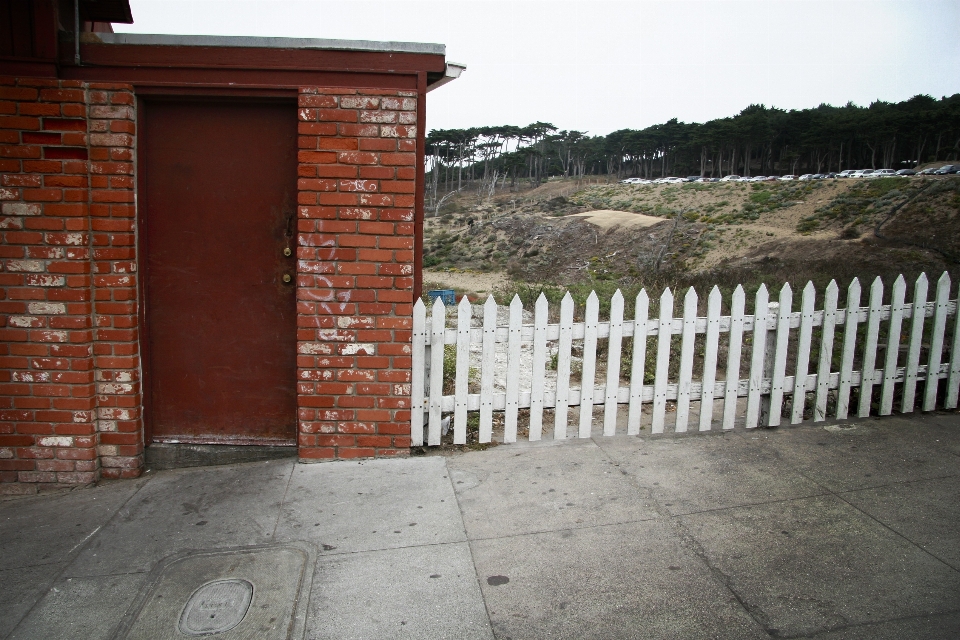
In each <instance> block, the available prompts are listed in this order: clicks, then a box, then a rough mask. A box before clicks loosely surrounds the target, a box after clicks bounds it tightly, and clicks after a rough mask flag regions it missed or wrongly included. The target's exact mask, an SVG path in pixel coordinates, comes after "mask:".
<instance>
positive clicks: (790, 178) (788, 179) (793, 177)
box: [780, 173, 797, 181]
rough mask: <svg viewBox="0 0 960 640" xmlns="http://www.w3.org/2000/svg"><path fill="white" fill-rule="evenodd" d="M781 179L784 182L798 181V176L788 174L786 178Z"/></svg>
mask: <svg viewBox="0 0 960 640" xmlns="http://www.w3.org/2000/svg"><path fill="white" fill-rule="evenodd" d="M780 179H781V180H783V181H790V180H796V179H797V176H795V175H793V174H792V173H788V174H787V175H785V176H780Z"/></svg>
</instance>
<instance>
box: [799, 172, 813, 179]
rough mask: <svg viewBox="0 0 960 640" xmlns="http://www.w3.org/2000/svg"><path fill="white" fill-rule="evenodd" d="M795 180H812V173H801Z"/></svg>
mask: <svg viewBox="0 0 960 640" xmlns="http://www.w3.org/2000/svg"><path fill="white" fill-rule="evenodd" d="M797 180H813V174H812V173H805V174H803V175H802V176H800V177H799V178H797Z"/></svg>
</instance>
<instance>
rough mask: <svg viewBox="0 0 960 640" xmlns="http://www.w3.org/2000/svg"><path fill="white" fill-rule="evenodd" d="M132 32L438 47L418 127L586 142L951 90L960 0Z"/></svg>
mask: <svg viewBox="0 0 960 640" xmlns="http://www.w3.org/2000/svg"><path fill="white" fill-rule="evenodd" d="M130 4H131V6H132V9H133V18H134V21H135V22H134V24H132V25H114V28H115V30H117V31H123V32H135V33H172V34H204V35H256V36H286V37H309V38H340V39H350V40H394V41H408V42H437V43H442V44H445V45H446V46H447V60H450V61H455V62H461V63H464V64H466V65H467V71H466V72H465V73H464V74H463V75H462V76H461V77H460V79H458V80H456V81H454V82H452V83H450V84H448V85H446V86H444V87H441V88H439V89H437V90H435V91H433V92H431V93H430V94H429V97H428V102H427V127H428V129H434V128H439V129H446V128H462V127H471V126H483V125H497V124H514V125H525V124H528V123H530V122H534V121H537V120H541V121H545V122H551V123H553V124H554V125H556V126H558V127H560V128H561V129H577V130H580V131H587V132H589V133H590V134H593V135H600V134H606V133H609V132H611V131H614V130H617V129H622V128H635V129H639V128H643V127H646V126H649V125H652V124H656V123H659V122H664V121H666V120H669V119H670V118H678V119H680V120H682V121H687V122H691V121H694V122H703V121H705V120H710V119H712V118H717V117H724V116H729V115H734V114H736V113H737V112H739V111H740V110H741V109H742V108H744V107H746V106H747V105H748V104H751V103H763V104H766V105H768V106H776V107H780V108H784V109H801V108H806V107H815V106H817V105H818V104H820V103H824V102H825V103H829V104H834V105H842V104H846V103H847V102H848V101H852V102H854V103H856V104H859V105H867V104H869V103H870V102H872V101H874V100H886V101H899V100H904V99H906V98H909V97H911V96H914V95H916V94H918V93H926V94H929V95H932V96H934V97H936V98H939V97H941V96H944V95H952V94H954V93H957V92H960V35H958V34H960V1H958V0H913V1H908V0H899V1H886V0H833V1H820V0H742V1H734V0H700V1H697V2H694V1H686V0H668V1H665V0H661V1H659V2H654V1H648V0H632V1H620V2H605V1H599V0H596V1H594V0H568V1H563V0H511V1H509V2H500V1H493V0H472V1H468V0H440V1H411V0H387V1H363V0H309V1H306V0H300V1H293V0H184V1H180V0H131V2H130Z"/></svg>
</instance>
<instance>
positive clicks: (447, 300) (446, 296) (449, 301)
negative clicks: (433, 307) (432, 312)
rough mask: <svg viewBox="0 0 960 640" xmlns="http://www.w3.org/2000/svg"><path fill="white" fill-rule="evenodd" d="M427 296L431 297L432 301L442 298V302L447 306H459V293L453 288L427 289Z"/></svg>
mask: <svg viewBox="0 0 960 640" xmlns="http://www.w3.org/2000/svg"><path fill="white" fill-rule="evenodd" d="M427 297H428V298H430V302H433V301H434V300H436V299H437V298H440V302H442V303H443V306H445V307H455V306H457V294H456V292H455V291H454V290H453V289H432V290H430V291H427Z"/></svg>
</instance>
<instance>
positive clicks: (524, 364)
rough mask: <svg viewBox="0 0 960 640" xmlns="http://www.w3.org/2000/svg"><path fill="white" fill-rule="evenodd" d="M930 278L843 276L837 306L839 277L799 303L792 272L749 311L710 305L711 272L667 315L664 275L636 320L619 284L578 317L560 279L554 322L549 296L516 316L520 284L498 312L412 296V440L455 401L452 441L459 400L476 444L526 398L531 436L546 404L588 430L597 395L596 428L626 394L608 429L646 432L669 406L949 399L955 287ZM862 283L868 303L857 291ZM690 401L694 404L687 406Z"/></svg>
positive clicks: (890, 405) (959, 350)
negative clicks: (866, 284)
mask: <svg viewBox="0 0 960 640" xmlns="http://www.w3.org/2000/svg"><path fill="white" fill-rule="evenodd" d="M929 288H930V287H929V284H928V281H927V278H926V275H921V276H920V278H919V279H918V280H917V281H916V283H915V285H914V287H913V291H912V295H913V300H912V302H908V301H907V300H906V294H907V286H906V282H905V281H904V279H903V277H902V276H901V277H899V278H897V280H896V282H895V283H894V284H893V287H892V289H891V290H890V291H889V292H888V295H887V296H886V298H887V299H888V303H886V304H885V303H884V300H885V293H884V284H883V282H881V280H880V279H879V278H877V279H876V280H874V282H873V283H872V285H871V286H870V289H869V291H866V292H862V291H861V285H860V283H859V281H857V280H856V279H854V280H853V281H852V282H851V283H850V286H849V287H848V288H847V291H846V298H845V303H846V308H838V299H839V289H838V287H837V284H836V282H831V283H830V285H829V286H828V287H827V288H826V290H825V292H824V296H823V303H822V305H821V308H820V309H819V310H817V309H816V306H817V301H816V298H817V292H816V290H815V288H814V286H813V284H812V283H808V284H807V286H806V287H805V288H804V289H803V292H802V293H801V295H800V301H799V309H797V310H794V293H793V291H792V289H791V288H790V285H789V284H786V285H784V286H783V287H782V289H781V290H780V293H779V296H778V300H777V301H776V302H771V301H770V299H769V297H770V296H769V293H768V291H767V288H766V286H765V285H762V286H761V287H760V288H759V290H758V291H757V294H756V298H755V304H754V307H753V309H754V313H753V315H748V314H746V313H745V311H746V295H745V293H744V290H743V287H742V286H738V287H737V289H736V290H735V291H734V293H733V295H732V298H731V300H730V302H729V307H728V311H729V313H728V315H721V311H722V305H723V300H722V296H721V294H720V291H719V289H718V288H717V287H714V288H713V290H712V291H711V293H710V295H709V297H708V299H707V301H706V316H703V317H701V316H699V315H698V309H699V308H700V300H699V298H698V296H697V293H696V291H695V290H694V289H693V288H690V289H689V290H688V291H687V292H686V294H685V295H684V297H683V301H682V307H683V309H682V313H681V315H680V317H675V316H674V296H673V293H672V292H671V291H670V289H667V290H665V291H664V292H663V295H662V296H661V297H660V299H659V305H658V306H659V309H658V310H655V311H656V313H651V311H652V310H651V308H650V306H651V305H650V300H649V298H648V296H647V293H646V291H641V292H640V293H639V294H638V295H637V298H636V301H635V303H634V313H633V319H632V320H624V299H623V296H622V295H621V293H620V292H619V291H617V292H616V293H615V294H614V295H613V297H612V299H611V300H610V307H609V317H608V318H607V319H605V320H604V321H601V320H600V304H599V298H598V297H597V295H596V293H595V292H593V293H591V294H590V296H589V297H588V298H587V301H586V305H585V309H584V310H583V314H582V320H583V321H582V322H575V321H574V302H573V299H572V297H571V296H570V294H569V293H567V294H566V295H565V296H564V298H563V300H562V301H561V303H560V308H559V315H558V320H559V321H558V322H550V321H549V320H550V319H551V313H550V312H551V309H550V308H549V305H548V303H547V300H546V298H545V297H544V296H543V294H541V295H540V297H539V299H538V300H537V301H536V304H535V308H534V312H533V318H532V319H533V323H532V324H529V323H527V324H525V323H524V322H523V320H524V315H527V316H529V315H530V314H529V312H524V310H523V306H522V304H521V301H520V299H519V297H516V296H515V297H514V299H513V301H512V302H511V304H510V307H509V315H508V316H507V321H506V323H505V324H504V323H502V322H501V323H498V322H497V316H498V311H500V314H501V316H502V308H501V309H500V310H498V308H497V305H496V302H495V301H494V299H493V296H491V297H489V298H488V299H487V301H486V303H485V304H484V305H483V306H482V307H479V306H477V307H474V306H473V305H471V304H470V303H469V301H467V300H466V298H464V300H462V301H461V303H460V304H459V305H458V306H457V307H456V315H455V317H454V316H453V314H452V313H451V314H450V317H449V318H448V313H449V311H452V309H450V310H448V309H447V308H445V307H444V306H443V304H442V302H441V301H439V300H437V301H436V302H435V303H434V304H433V305H432V308H431V310H430V312H429V315H428V310H427V307H426V305H424V303H423V302H422V301H418V302H417V304H416V306H415V307H414V324H413V354H412V355H413V379H412V385H411V393H412V402H411V408H412V413H411V415H412V419H411V421H412V424H411V427H412V429H411V431H412V442H413V444H414V445H416V446H419V445H423V444H427V445H438V444H440V442H441V431H442V429H443V426H445V425H447V424H449V420H446V419H444V418H445V414H450V413H452V414H453V416H452V417H453V420H452V426H453V442H454V443H455V444H465V443H466V442H467V432H468V412H479V427H478V431H477V433H476V435H475V437H476V440H477V441H478V442H481V443H483V442H491V440H492V439H493V437H494V433H493V431H494V412H503V415H502V429H503V433H502V440H503V441H504V442H515V441H516V440H517V438H518V424H519V423H520V416H521V410H528V413H529V418H528V420H529V422H528V424H527V425H525V428H526V432H527V434H528V436H527V437H529V439H530V440H539V439H541V438H542V437H544V435H545V430H548V429H549V428H550V424H549V423H550V420H549V417H550V414H552V431H553V437H554V438H558V439H559V438H566V437H568V436H569V435H570V433H569V432H570V431H572V430H573V425H569V426H568V422H572V421H576V422H577V423H578V424H576V434H577V435H578V436H579V437H590V436H591V431H592V427H593V423H594V406H595V405H602V407H603V410H602V414H603V416H602V425H603V434H604V435H614V434H615V433H617V432H618V420H617V418H618V413H619V412H621V411H623V409H621V405H626V422H625V427H624V426H622V425H623V423H622V422H620V424H621V427H619V429H620V432H621V433H623V432H625V433H627V434H638V433H640V431H641V428H642V426H643V428H646V426H647V425H649V427H650V430H651V432H652V433H663V432H664V431H665V430H666V428H667V426H668V425H667V422H668V420H667V416H668V414H674V416H675V417H674V419H673V420H672V422H673V425H672V428H673V431H675V432H684V431H687V430H688V429H697V430H700V431H708V430H710V429H712V428H715V427H719V428H722V429H733V428H734V427H735V426H739V425H743V426H744V427H746V428H748V429H750V428H754V427H757V426H777V425H779V424H780V423H781V419H789V421H790V423H791V424H796V423H799V422H802V421H803V420H805V419H810V418H812V419H813V420H814V421H822V420H825V419H827V418H828V417H836V418H838V419H845V418H847V417H849V416H850V415H856V416H859V417H866V416H869V415H871V414H873V415H889V414H890V413H892V412H893V410H894V407H895V406H896V407H897V408H898V409H899V410H900V411H901V412H904V413H907V412H911V411H914V410H915V409H917V408H919V409H920V410H923V411H930V410H933V409H934V408H936V407H937V406H942V407H944V408H948V409H952V408H956V406H957V396H958V391H960V314H958V313H957V300H956V299H954V300H951V299H950V291H951V283H950V277H949V275H948V274H947V273H944V274H943V275H942V276H941V277H940V279H939V280H938V281H937V283H936V286H935V287H934V290H933V291H929ZM862 294H866V295H865V298H866V300H865V302H866V306H861V298H862V297H864V296H863V295H862ZM481 309H482V312H481V313H478V314H477V315H478V316H479V317H474V315H475V311H481ZM554 311H555V310H554ZM948 325H949V329H948ZM641 336H642V339H638V337H641ZM445 367H446V370H445ZM445 379H446V382H445ZM942 379H945V380H946V384H945V385H941V384H940V380H942ZM445 387H446V390H447V391H450V390H451V387H452V393H448V394H447V395H444V391H445ZM800 398H802V400H799V399H800ZM572 407H579V418H577V417H576V415H574V416H573V419H572V420H571V419H570V414H571V413H573V412H572V411H571V408H572ZM692 409H697V411H696V416H695V417H694V415H693V411H692ZM523 413H524V414H526V413H527V412H526V411H524V412H523ZM621 417H622V416H621ZM524 418H526V415H524ZM597 418H598V420H599V416H597ZM442 425H443V426H442ZM425 432H426V438H425V437H424V436H425ZM498 437H499V436H498Z"/></svg>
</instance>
